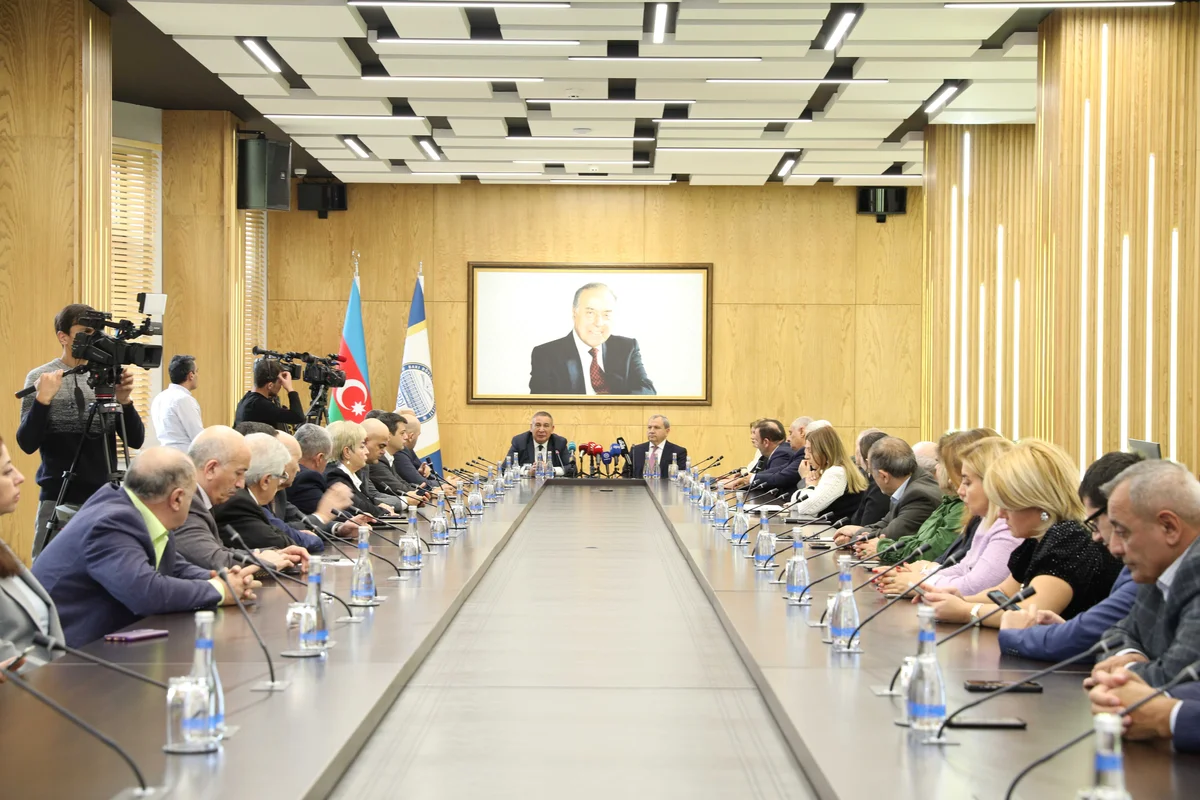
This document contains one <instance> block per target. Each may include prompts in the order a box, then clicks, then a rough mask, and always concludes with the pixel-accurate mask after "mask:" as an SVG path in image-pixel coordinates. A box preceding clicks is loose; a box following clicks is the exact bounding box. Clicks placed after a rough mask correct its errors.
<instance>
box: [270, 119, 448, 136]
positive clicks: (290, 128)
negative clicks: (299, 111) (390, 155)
mask: <svg viewBox="0 0 1200 800" xmlns="http://www.w3.org/2000/svg"><path fill="white" fill-rule="evenodd" d="M271 121H272V122H274V123H275V124H276V125H278V126H279V128H280V130H282V131H283V132H284V133H287V134H293V133H299V134H313V133H328V134H332V135H335V136H336V135H338V134H347V133H353V134H366V135H372V134H377V135H381V136H426V135H428V134H429V131H430V127H429V121H428V120H425V119H413V118H411V117H378V118H370V119H367V118H363V117H358V118H355V119H325V118H318V119H305V118H299V119H297V118H291V119H278V118H276V119H273V120H271Z"/></svg>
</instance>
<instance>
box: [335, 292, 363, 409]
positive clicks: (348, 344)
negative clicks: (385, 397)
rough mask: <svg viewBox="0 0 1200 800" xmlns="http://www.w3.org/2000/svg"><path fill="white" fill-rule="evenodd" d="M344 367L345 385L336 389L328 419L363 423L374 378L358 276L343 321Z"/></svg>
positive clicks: (342, 347)
mask: <svg viewBox="0 0 1200 800" xmlns="http://www.w3.org/2000/svg"><path fill="white" fill-rule="evenodd" d="M338 354H339V355H340V356H341V357H342V364H341V368H342V369H343V370H345V372H346V385H345V386H342V387H341V388H339V389H334V390H333V402H332V403H330V404H329V421H330V422H337V421H338V420H342V419H345V420H350V421H351V422H362V421H363V419H364V418H365V417H366V415H367V412H368V411H370V410H371V377H370V375H369V374H368V373H367V339H366V337H365V336H364V335H363V321H362V298H361V297H360V296H359V294H358V275H355V276H354V283H352V284H351V285H350V302H348V303H347V304H346V321H345V322H344V323H342V346H341V347H340V348H338Z"/></svg>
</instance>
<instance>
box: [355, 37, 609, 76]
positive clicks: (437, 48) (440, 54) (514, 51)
mask: <svg viewBox="0 0 1200 800" xmlns="http://www.w3.org/2000/svg"><path fill="white" fill-rule="evenodd" d="M408 38H418V39H423V38H427V37H408ZM432 38H442V37H432ZM504 38H506V39H516V38H517V37H515V36H513V37H508V36H506V37H504ZM555 38H562V39H568V38H569V37H566V36H562V35H561V34H560V36H558V37H555ZM577 41H578V40H577ZM371 47H372V48H373V49H374V50H375V52H377V53H379V55H380V56H381V57H382V56H385V55H398V56H422V57H424V58H426V59H438V60H442V59H446V60H450V61H452V60H454V59H457V58H458V57H459V56H469V57H471V58H482V57H489V58H541V59H549V58H554V59H561V58H564V57H565V56H602V55H605V54H606V53H607V52H608V44H607V42H604V41H595V42H588V41H582V42H581V43H580V44H578V45H544V44H501V43H496V44H491V43H488V44H480V43H478V42H477V41H471V40H467V39H463V40H462V41H461V43H460V42H459V40H458V39H451V38H447V39H446V41H445V42H444V43H440V42H439V43H436V44H412V43H409V42H387V41H383V42H381V41H378V40H377V39H374V38H372V39H371ZM548 51H549V52H548ZM389 72H391V74H393V75H397V74H400V73H396V72H392V71H391V70H389ZM410 74H419V73H410Z"/></svg>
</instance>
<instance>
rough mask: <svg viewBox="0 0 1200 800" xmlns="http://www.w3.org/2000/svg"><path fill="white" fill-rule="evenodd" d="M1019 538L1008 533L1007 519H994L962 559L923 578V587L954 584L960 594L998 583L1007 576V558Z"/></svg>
mask: <svg viewBox="0 0 1200 800" xmlns="http://www.w3.org/2000/svg"><path fill="white" fill-rule="evenodd" d="M1020 543H1021V540H1020V539H1018V538H1016V537H1015V536H1013V535H1012V534H1010V533H1009V532H1008V522H1006V521H1005V520H1002V519H997V520H996V521H995V522H993V523H992V525H991V527H990V528H988V529H987V530H986V531H983V532H982V533H976V534H975V538H974V539H973V540H971V549H970V550H968V551H967V555H966V557H965V558H963V560H962V561H960V562H958V563H957V564H955V565H954V566H952V567H946V569H944V570H942V571H941V572H939V573H938V574H937V575H934V576H933V577H932V578H930V579H929V580H927V581H925V585H926V586H938V587H948V586H953V587H954V588H956V589H958V590H959V591H960V592H962V596H963V597H970V596H971V595H973V594H978V593H979V592H982V591H983V590H984V589H990V588H992V587H993V586H999V585H1000V584H1001V583H1002V582H1003V581H1004V579H1005V578H1007V577H1008V557H1009V556H1010V555H1012V551H1013V550H1016V549H1017V545H1019V544H1020Z"/></svg>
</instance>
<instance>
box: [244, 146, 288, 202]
mask: <svg viewBox="0 0 1200 800" xmlns="http://www.w3.org/2000/svg"><path fill="white" fill-rule="evenodd" d="M237 166H238V189H237V207H238V208H240V209H263V208H265V209H267V210H268V211H289V210H291V207H292V186H291V182H290V181H289V176H290V175H291V174H292V143H291V142H276V141H272V140H271V139H239V140H238V165H237Z"/></svg>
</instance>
